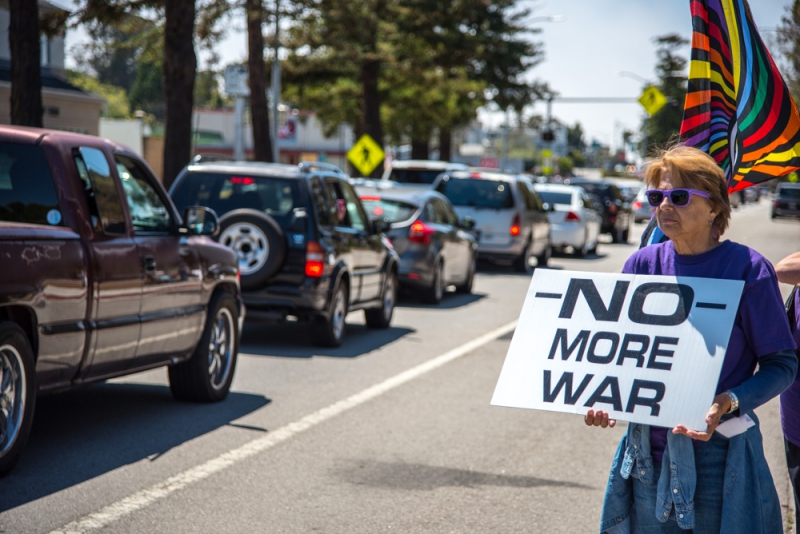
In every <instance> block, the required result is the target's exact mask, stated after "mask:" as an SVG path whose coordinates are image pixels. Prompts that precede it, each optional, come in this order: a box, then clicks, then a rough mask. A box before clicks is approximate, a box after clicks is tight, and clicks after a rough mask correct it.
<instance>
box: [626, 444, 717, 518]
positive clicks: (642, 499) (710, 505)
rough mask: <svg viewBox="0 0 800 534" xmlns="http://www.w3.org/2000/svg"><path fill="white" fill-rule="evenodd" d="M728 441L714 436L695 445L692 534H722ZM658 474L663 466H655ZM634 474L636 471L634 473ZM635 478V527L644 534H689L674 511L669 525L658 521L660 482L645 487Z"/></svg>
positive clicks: (673, 510) (656, 481)
mask: <svg viewBox="0 0 800 534" xmlns="http://www.w3.org/2000/svg"><path fill="white" fill-rule="evenodd" d="M727 454H728V440H727V439H726V438H723V437H722V436H720V435H719V434H716V433H715V434H713V435H712V436H711V439H710V440H709V441H695V442H694V458H695V466H696V469H697V490H696V491H695V494H694V509H695V525H694V529H692V530H691V532H692V533H693V534H719V532H720V522H721V520H722V498H723V492H724V487H723V486H724V481H725V464H726V457H727ZM653 467H654V470H655V472H656V473H660V472H661V464H660V463H656V464H654V466H653ZM634 473H635V470H634ZM632 476H633V498H634V501H635V506H636V523H637V524H638V525H639V528H640V529H641V531H642V532H643V533H645V534H651V533H653V534H656V533H657V534H686V533H687V532H689V531H686V530H682V529H681V528H680V527H679V526H678V523H677V521H676V520H675V509H674V508H673V509H672V514H671V515H670V518H669V519H667V521H666V522H664V523H662V522H661V521H659V520H658V519H657V518H656V495H657V492H658V480H657V479H656V480H655V481H653V484H645V483H643V482H642V481H641V480H639V479H638V478H635V475H632Z"/></svg>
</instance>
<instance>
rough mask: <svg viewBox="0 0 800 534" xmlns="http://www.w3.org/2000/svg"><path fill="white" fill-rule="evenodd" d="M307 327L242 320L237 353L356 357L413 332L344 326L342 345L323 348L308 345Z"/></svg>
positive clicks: (305, 325)
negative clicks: (239, 344) (240, 344)
mask: <svg viewBox="0 0 800 534" xmlns="http://www.w3.org/2000/svg"><path fill="white" fill-rule="evenodd" d="M308 326H309V325H308V324H307V323H302V322H285V323H272V322H266V321H246V322H245V325H244V328H243V329H242V346H241V349H240V352H241V353H245V354H256V355H260V356H278V357H283V358H313V357H314V356H330V357H337V358H356V357H358V356H362V355H364V354H367V353H368V352H372V351H373V350H376V349H379V348H381V347H383V346H384V345H388V344H389V343H392V342H394V341H397V340H398V339H400V338H401V337H403V336H405V335H408V334H412V333H414V332H415V330H412V329H411V328H404V327H396V326H392V327H389V328H386V329H372V328H367V327H366V325H364V324H350V323H348V324H347V330H346V331H345V334H344V335H345V337H344V341H343V342H342V346H341V347H336V348H324V347H315V346H314V345H313V344H312V342H311V335H310V331H309V327H308Z"/></svg>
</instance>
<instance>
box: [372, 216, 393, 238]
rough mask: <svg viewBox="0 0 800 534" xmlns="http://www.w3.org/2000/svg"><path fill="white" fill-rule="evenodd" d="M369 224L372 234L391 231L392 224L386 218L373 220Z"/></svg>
mask: <svg viewBox="0 0 800 534" xmlns="http://www.w3.org/2000/svg"><path fill="white" fill-rule="evenodd" d="M370 222H371V224H372V233H374V234H384V233H386V232H388V231H389V230H391V229H392V223H391V222H390V221H389V219H387V218H386V217H382V218H380V219H373V220H372V221H370Z"/></svg>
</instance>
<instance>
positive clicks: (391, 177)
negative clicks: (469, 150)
mask: <svg viewBox="0 0 800 534" xmlns="http://www.w3.org/2000/svg"><path fill="white" fill-rule="evenodd" d="M468 168H469V167H468V166H467V165H464V164H463V163H451V162H449V161H435V160H421V159H406V160H394V161H392V163H391V164H390V165H389V166H388V167H387V168H386V170H385V171H383V176H382V177H381V180H382V181H387V180H388V181H391V182H395V183H397V184H403V185H416V186H422V187H431V186H432V185H433V183H434V181H435V180H436V178H437V177H438V176H439V175H440V174H442V173H443V172H451V171H465V170H467V169H468Z"/></svg>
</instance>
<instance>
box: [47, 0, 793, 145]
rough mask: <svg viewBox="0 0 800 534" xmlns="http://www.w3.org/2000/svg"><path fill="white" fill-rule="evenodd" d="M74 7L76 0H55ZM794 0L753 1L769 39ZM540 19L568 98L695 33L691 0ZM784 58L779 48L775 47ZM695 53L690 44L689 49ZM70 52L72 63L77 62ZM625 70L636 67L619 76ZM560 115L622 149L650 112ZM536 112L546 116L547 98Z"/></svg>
mask: <svg viewBox="0 0 800 534" xmlns="http://www.w3.org/2000/svg"><path fill="white" fill-rule="evenodd" d="M50 1H51V2H53V3H56V4H59V5H62V6H64V7H65V8H69V5H70V1H69V0H50ZM789 2H790V0H750V7H751V10H752V12H753V17H754V19H755V22H756V25H757V26H758V27H759V29H760V30H761V34H762V37H763V38H764V40H765V41H767V42H770V39H771V37H774V31H770V30H774V29H775V28H776V27H777V26H778V24H779V23H780V19H781V16H783V14H784V12H785V9H786V6H787V5H788V3H789ZM522 5H524V6H525V7H528V8H530V9H531V10H532V12H533V17H534V20H536V18H537V17H547V16H549V15H557V16H559V18H560V19H561V21H560V22H542V21H541V19H539V20H540V21H539V22H534V23H533V25H534V26H536V27H538V28H540V29H541V33H539V34H538V35H535V36H533V37H532V38H533V39H534V40H537V41H541V42H542V43H543V44H544V49H545V59H544V61H543V62H542V63H541V64H539V65H538V66H536V67H535V68H534V69H532V70H531V71H530V73H529V78H530V79H531V80H534V79H538V80H542V81H545V82H547V83H548V84H549V85H550V87H551V88H553V89H555V90H556V91H557V92H558V93H559V95H560V96H562V97H629V98H638V96H639V95H640V94H641V91H642V88H643V87H644V83H643V82H642V81H641V80H640V79H637V77H638V78H642V79H645V80H652V79H653V78H654V77H655V72H654V67H655V63H656V47H655V44H654V43H653V38H654V37H655V36H658V35H664V34H667V33H678V34H680V35H682V36H684V37H685V38H686V39H690V38H691V32H692V26H691V14H690V11H689V0H558V1H556V0H522ZM240 18H241V19H242V20H233V21H231V24H230V25H229V31H228V34H227V36H226V38H225V39H224V40H223V41H222V42H221V43H220V44H219V45H218V48H217V50H216V51H217V53H218V54H219V56H220V58H221V65H226V64H228V63H234V62H241V61H244V60H245V59H246V54H247V32H246V30H245V24H244V20H243V18H244V17H243V16H242V17H240ZM85 39H86V36H85V34H83V33H82V32H80V31H72V32H70V33H69V34H68V35H67V53H68V54H69V51H70V49H71V48H72V47H73V46H75V45H77V44H79V43H80V42H81V41H82V40H85ZM772 52H773V55H774V56H776V59H777V56H778V51H777V50H773V51H772ZM684 53H685V57H687V58H688V57H689V46H688V45H687V46H686V47H685V49H684ZM70 61H71V58H69V57H68V58H67V65H68V66H71V65H72V64H71V63H70ZM621 72H630V73H633V75H632V76H630V75H626V76H623V75H620V73H621ZM552 111H553V117H555V118H557V119H559V120H561V121H562V122H564V123H567V124H570V125H572V124H574V123H575V122H580V123H581V125H582V126H583V130H584V132H585V134H586V137H585V140H586V141H587V142H591V141H592V140H594V139H596V140H598V141H600V142H602V143H603V144H606V145H610V146H612V147H617V146H619V145H620V144H621V142H622V141H621V137H622V132H623V131H624V130H631V131H637V130H638V129H639V126H640V124H641V122H642V119H643V117H644V110H643V109H642V108H641V107H640V106H639V104H638V103H632V104H567V103H558V102H554V103H553V110H552ZM532 112H534V113H538V114H541V115H544V114H545V106H544V104H541V103H540V104H538V105H536V106H534V108H533V110H532ZM480 118H481V120H482V121H483V122H484V123H485V124H486V125H487V126H489V127H495V126H497V125H498V124H499V123H500V122H501V121H502V120H503V118H502V114H500V113H496V112H494V113H492V112H489V113H481V114H480Z"/></svg>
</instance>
